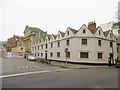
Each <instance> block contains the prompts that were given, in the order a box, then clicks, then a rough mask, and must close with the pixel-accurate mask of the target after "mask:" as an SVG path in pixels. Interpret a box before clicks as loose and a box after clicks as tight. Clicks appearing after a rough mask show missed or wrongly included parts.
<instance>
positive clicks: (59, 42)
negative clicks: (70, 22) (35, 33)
mask: <svg viewBox="0 0 120 90" xmlns="http://www.w3.org/2000/svg"><path fill="white" fill-rule="evenodd" d="M65 48H67V49H68V55H67V61H70V62H82V63H84V62H85V63H108V57H109V56H111V57H113V59H114V60H115V59H116V58H117V50H116V38H115V37H114V35H113V34H112V32H111V30H109V31H106V32H103V30H102V28H101V27H97V28H96V23H95V22H92V23H89V25H88V27H87V26H86V25H85V24H83V25H82V27H81V28H80V29H79V30H75V29H72V28H69V27H68V28H67V30H66V31H65V33H63V32H61V31H58V34H57V35H53V34H52V35H49V36H46V37H45V38H43V39H42V40H41V41H38V42H36V43H35V44H34V45H33V46H32V53H34V55H35V56H36V57H37V58H47V59H52V60H59V61H65V60H66V55H65Z"/></svg>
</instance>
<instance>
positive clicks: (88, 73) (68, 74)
mask: <svg viewBox="0 0 120 90" xmlns="http://www.w3.org/2000/svg"><path fill="white" fill-rule="evenodd" d="M6 66H7V67H6ZM26 66H28V67H26ZM30 66H31V67H30ZM35 66H37V67H35ZM18 67H19V68H18ZM86 67H87V66H86ZM8 68H9V70H11V71H9V70H7V69H8ZM12 69H13V70H12ZM3 70H5V71H3V76H2V87H3V88H118V69H116V68H109V67H93V68H81V69H80V68H79V69H65V68H61V67H56V66H49V65H46V64H39V63H36V62H29V61H27V60H24V59H23V60H22V59H15V60H12V59H11V61H10V60H8V59H5V60H4V61H3Z"/></svg>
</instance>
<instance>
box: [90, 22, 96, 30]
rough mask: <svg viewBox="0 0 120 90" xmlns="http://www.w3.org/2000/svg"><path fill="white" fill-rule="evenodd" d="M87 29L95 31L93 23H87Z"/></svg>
mask: <svg viewBox="0 0 120 90" xmlns="http://www.w3.org/2000/svg"><path fill="white" fill-rule="evenodd" d="M88 29H90V30H95V29H96V23H95V21H93V22H89V23H88Z"/></svg>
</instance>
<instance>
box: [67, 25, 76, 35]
mask: <svg viewBox="0 0 120 90" xmlns="http://www.w3.org/2000/svg"><path fill="white" fill-rule="evenodd" d="M68 28H69V29H70V31H72V32H73V33H74V34H76V33H77V32H78V30H75V29H72V28H70V27H68Z"/></svg>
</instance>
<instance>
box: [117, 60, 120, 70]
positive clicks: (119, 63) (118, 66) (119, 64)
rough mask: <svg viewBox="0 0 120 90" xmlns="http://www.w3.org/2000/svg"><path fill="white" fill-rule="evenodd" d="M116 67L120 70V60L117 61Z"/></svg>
mask: <svg viewBox="0 0 120 90" xmlns="http://www.w3.org/2000/svg"><path fill="white" fill-rule="evenodd" d="M116 67H117V68H120V60H117V61H116Z"/></svg>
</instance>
